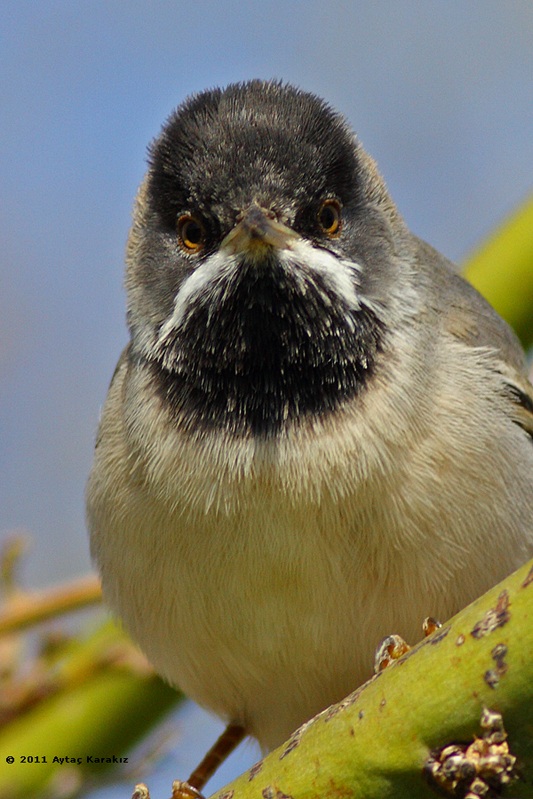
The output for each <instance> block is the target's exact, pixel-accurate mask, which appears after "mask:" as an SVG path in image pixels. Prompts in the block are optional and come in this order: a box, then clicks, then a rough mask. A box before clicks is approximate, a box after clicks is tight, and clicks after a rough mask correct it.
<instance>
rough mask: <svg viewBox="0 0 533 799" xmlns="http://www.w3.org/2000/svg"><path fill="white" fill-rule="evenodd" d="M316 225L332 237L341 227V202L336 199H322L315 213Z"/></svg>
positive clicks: (336, 234)
mask: <svg viewBox="0 0 533 799" xmlns="http://www.w3.org/2000/svg"><path fill="white" fill-rule="evenodd" d="M316 218H317V222H318V226H319V228H320V230H321V232H322V233H324V234H325V235H326V236H329V238H331V239H333V238H335V237H336V236H338V235H339V233H340V232H341V227H342V216H341V204H340V202H339V201H338V200H334V199H329V200H324V202H323V203H322V204H321V206H320V208H319V209H318V213H317V216H316Z"/></svg>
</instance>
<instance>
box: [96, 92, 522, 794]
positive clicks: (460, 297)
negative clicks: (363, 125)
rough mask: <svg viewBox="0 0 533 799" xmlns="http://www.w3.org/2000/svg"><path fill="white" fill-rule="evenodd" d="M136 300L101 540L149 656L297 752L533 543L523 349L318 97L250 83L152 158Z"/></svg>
mask: <svg viewBox="0 0 533 799" xmlns="http://www.w3.org/2000/svg"><path fill="white" fill-rule="evenodd" d="M502 268H504V265H503V264H502ZM125 287H126V294H127V321H128V327H129V333H130V340H129V343H128V344H127V346H126V348H125V350H124V351H123V353H122V355H121V357H120V359H119V361H118V365H117V367H116V370H115V373H114V376H113V378H112V382H111V385H110V388H109V392H108V395H107V399H106V401H105V405H104V407H103V411H102V415H101V419H100V424H99V430H98V433H97V440H96V447H95V454H94V462H93V466H92V470H91V474H90V477H89V482H88V488H87V519H88V528H89V531H90V539H91V553H92V557H93V559H94V561H95V563H96V565H97V568H98V570H99V573H100V575H101V580H102V586H103V592H104V597H105V599H106V601H107V603H108V604H109V606H110V607H111V609H112V610H113V612H114V613H115V614H116V615H117V616H118V617H119V618H120V619H121V620H122V622H123V624H124V626H125V628H126V630H127V631H128V632H129V633H130V634H131V636H132V638H133V639H134V640H135V641H136V642H137V643H138V644H139V645H140V647H141V649H142V650H143V651H144V652H145V654H146V655H147V657H148V659H149V660H150V662H151V663H152V664H153V666H154V668H155V670H156V671H157V672H158V673H159V674H160V675H161V676H162V677H163V678H164V679H165V680H166V681H168V682H169V683H171V684H172V685H175V686H179V687H180V688H181V689H182V690H183V691H184V692H185V693H186V694H187V695H188V696H189V697H191V698H192V699H194V700H195V701H196V702H198V703H199V704H200V705H202V706H203V707H205V708H207V709H209V710H210V711H212V712H213V713H214V714H216V715H218V716H219V717H220V718H222V719H223V720H224V721H225V722H226V723H227V724H228V729H229V730H230V733H231V731H233V735H234V738H235V740H236V739H238V738H239V737H240V736H241V735H248V736H251V737H253V738H255V739H257V741H258V742H259V744H260V746H261V748H262V750H263V751H265V752H266V751H270V750H272V749H273V748H275V747H277V746H279V745H280V744H282V743H283V742H284V741H285V740H286V739H287V738H288V737H289V736H290V735H291V733H292V732H293V731H294V730H295V729H296V728H297V727H299V725H302V724H303V723H305V722H306V720H308V719H310V718H311V717H313V716H314V715H315V714H317V713H318V712H320V711H322V710H323V709H324V708H326V707H327V706H329V705H330V704H332V703H334V702H337V701H339V700H341V699H342V698H343V697H344V696H345V695H347V694H348V693H350V692H351V691H353V690H354V689H355V688H356V687H357V686H358V685H360V684H361V683H363V682H364V681H365V680H366V679H368V678H369V676H370V675H371V673H372V662H373V652H374V650H375V648H376V646H377V645H378V644H379V641H380V640H381V639H382V638H383V637H384V636H386V635H388V634H389V633H390V632H391V631H394V632H395V633H399V634H400V635H402V636H403V637H404V638H406V639H407V640H409V639H411V640H417V639H418V638H419V637H420V635H419V630H420V625H421V620H422V619H423V618H424V617H425V616H427V615H428V614H431V615H432V616H435V617H437V618H440V619H447V618H449V617H451V616H452V615H453V614H455V613H456V612H457V611H459V610H460V609H461V608H462V607H464V606H465V605H466V604H468V603H469V602H470V601H471V600H473V599H474V598H476V597H477V596H478V595H480V594H481V593H483V592H484V591H485V590H487V589H489V588H490V587H491V586H493V585H494V584H496V583H497V582H498V581H499V580H500V579H503V578H504V577H505V576H506V575H507V574H509V573H510V572H511V571H513V570H514V569H515V568H517V567H518V566H519V565H521V564H522V563H523V562H524V561H525V560H526V559H527V558H528V557H530V556H531V554H532V552H533V387H532V385H531V384H530V383H529V381H528V379H527V376H526V370H525V359H524V353H523V351H522V349H521V346H520V344H519V343H518V340H517V339H516V337H515V335H514V333H513V332H512V331H511V329H510V328H509V326H508V325H507V324H506V323H505V322H504V321H503V320H502V319H501V318H500V317H499V316H498V314H497V313H496V312H495V311H494V310H493V309H492V307H491V306H490V305H489V304H488V303H487V302H486V301H485V300H484V299H483V298H482V297H481V295H480V294H478V293H477V291H476V290H475V289H474V288H473V287H472V286H471V285H470V284H469V283H468V282H466V280H464V279H463V277H462V276H461V275H460V274H459V271H458V269H457V267H456V266H455V265H454V264H452V263H451V262H450V261H448V260H447V259H446V258H445V257H444V256H443V255H441V254H440V253H439V252H437V251H436V250H435V249H433V248H432V247H431V246H430V245H429V244H427V243H425V242H424V241H422V240H421V239H420V238H418V237H417V236H416V235H415V234H413V233H412V232H411V231H410V230H409V229H408V227H407V225H406V223H405V222H404V220H403V218H402V216H401V214H400V212H399V211H398V209H397V207H396V205H395V204H394V202H393V200H392V198H391V196H390V194H389V192H388V189H387V187H386V184H385V182H384V180H383V178H382V177H381V175H380V173H379V171H378V168H377V165H376V163H375V162H374V160H373V159H372V158H371V157H370V155H368V154H367V153H366V151H365V149H364V148H363V146H362V144H361V142H360V141H359V139H358V137H357V135H356V134H355V133H354V131H353V130H352V128H351V126H350V125H349V123H348V122H347V120H346V119H345V118H344V116H342V115H341V114H340V113H339V112H337V111H336V110H334V109H333V108H332V107H331V106H330V105H329V104H328V103H327V102H326V101H325V100H323V99H321V98H319V97H318V96H316V95H315V94H313V93H310V92H308V91H305V90H303V89H300V88H298V87H295V86H293V85H291V84H289V83H286V82H283V81H278V80H259V79H254V80H250V81H245V82H241V83H234V84H230V85H228V86H226V87H225V88H213V89H208V90H205V91H203V92H200V93H198V94H194V95H192V96H190V97H188V98H187V99H185V101H184V102H182V104H181V105H179V106H178V107H177V109H176V110H175V111H174V112H173V113H172V114H171V116H170V117H169V118H168V120H167V121H166V123H165V124H164V126H163V127H162V130H161V132H160V134H159V135H158V136H157V137H156V139H155V140H154V141H153V142H152V144H151V145H150V148H149V155H148V169H147V173H146V176H145V178H144V180H143V182H142V184H141V187H140V189H139V191H138V194H137V198H136V201H135V207H134V212H133V222H132V227H131V230H130V233H129V238H128V244H127V250H126V278H125ZM204 777H205V775H204V776H203V777H202V778H201V779H200V778H197V779H193V780H192V781H191V785H192V786H193V788H197V789H201V787H202V785H203V783H204V782H205V778H204Z"/></svg>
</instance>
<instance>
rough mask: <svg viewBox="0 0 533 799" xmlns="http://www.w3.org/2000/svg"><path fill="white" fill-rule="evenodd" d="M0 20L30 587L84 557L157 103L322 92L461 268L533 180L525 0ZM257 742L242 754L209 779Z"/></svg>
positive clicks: (6, 346) (12, 476) (1, 532)
mask: <svg viewBox="0 0 533 799" xmlns="http://www.w3.org/2000/svg"><path fill="white" fill-rule="evenodd" d="M2 17H3V19H2V25H1V28H0V91H1V95H0V108H1V110H0V142H1V147H2V158H1V160H0V248H1V250H0V252H1V256H0V257H1V260H0V385H1V391H0V463H1V466H0V475H1V479H0V536H6V535H8V534H9V533H11V532H13V531H20V530H23V531H27V532H28V533H30V534H31V536H32V539H33V546H32V550H31V552H30V553H29V555H28V556H27V557H26V559H25V562H24V569H23V582H24V585H25V586H27V587H41V586H46V585H48V584H50V583H52V582H56V581H60V580H63V579H67V578H71V577H74V576H76V575H81V574H83V573H85V572H87V571H88V570H89V569H90V568H91V565H90V560H89V556H88V546H87V539H86V532H85V524H84V498H83V494H84V484H85V480H86V476H87V473H88V470H89V466H90V462H91V455H92V446H93V438H94V433H95V429H96V425H97V420H98V414H99V410H100V407H101V404H102V402H103V399H104V397H105V393H106V389H107V385H108V382H109V379H110V377H111V374H112V371H113V367H114V365H115V362H116V360H117V357H118V355H119V352H120V350H121V348H122V347H123V345H124V344H125V343H126V340H127V331H126V327H125V323H124V294H123V290H122V269H123V252H124V245H125V240H126V235H127V231H128V226H129V222H130V213H131V206H132V202H133V198H134V195H135V191H136V189H137V186H138V184H139V182H140V181H141V178H142V176H143V173H144V169H145V155H146V146H147V144H148V142H149V141H150V140H151V139H152V138H153V137H154V136H155V135H156V134H157V133H158V131H159V129H160V126H161V124H162V123H163V121H164V120H165V118H166V117H167V116H168V114H169V113H170V111H171V110H172V109H173V108H174V107H175V106H176V105H177V104H178V103H179V102H181V101H182V100H183V99H184V97H185V96H186V95H188V94H190V93H191V92H196V91H199V90H201V89H204V88H206V87H211V86H214V85H224V84H227V83H228V82H231V81H238V80H246V79H248V78H251V77H262V78H270V77H276V78H283V79H285V80H288V81H290V82H293V83H295V84H298V85H299V86H301V87H302V88H305V89H307V90H311V91H313V92H316V93H317V94H319V95H322V96H323V97H325V98H327V99H328V100H329V101H330V103H331V104H332V105H333V106H335V107H336V108H338V109H339V110H340V111H342V112H343V113H344V114H345V115H346V116H347V117H348V119H349V120H350V122H351V124H352V126H353V127H354V128H355V130H356V131H357V132H358V134H359V136H360V138H361V140H362V142H363V143H364V145H365V146H366V148H367V149H368V150H369V152H370V153H371V154H372V155H373V156H374V157H375V158H376V159H377V161H378V164H379V166H380V169H381V172H382V174H383V175H384V176H385V178H386V180H387V182H388V185H389V188H390V190H391V193H392V196H393V197H394V199H395V200H396V202H397V204H398V206H399V208H400V210H401V212H402V213H403V215H404V217H405V218H406V220H407V222H408V224H409V226H410V227H411V229H412V230H413V231H414V232H415V233H417V234H418V235H420V236H421V237H422V238H424V239H426V240H428V241H429V242H430V243H431V244H433V245H434V246H435V247H437V248H438V249H439V250H441V251H442V252H443V253H444V254H446V255H447V256H448V257H450V258H452V259H453V260H456V261H461V260H462V259H463V258H464V257H465V256H466V255H467V254H468V253H469V252H470V251H471V249H472V248H473V247H475V245H476V244H477V243H478V242H479V241H480V240H482V239H483V237H484V236H485V235H486V234H487V233H488V232H489V231H490V230H491V228H492V227H493V226H494V225H495V224H496V223H497V222H498V221H499V220H501V219H502V217H504V216H505V215H506V214H508V213H509V212H510V211H511V210H513V208H514V207H515V206H516V205H517V204H518V203H519V202H520V201H521V200H522V199H524V197H525V196H526V195H527V193H528V192H529V191H531V189H532V188H533V170H532V164H533V125H532V123H533V79H532V75H533V4H532V3H531V2H530V0H507V2H505V3H502V2H501V1H500V0H469V2H468V3H465V2H464V0H447V2H446V3H442V2H438V1H437V0H434V1H431V0H401V1H400V2H398V1H397V0H367V1H366V2H364V1H361V2H358V1H357V0H355V1H354V0H352V1H351V2H348V1H347V2H341V1H340V0H328V2H327V3H325V2H324V1H323V0H320V2H316V1H315V0H301V1H299V0H284V2H278V1H277V0H263V1H262V2H261V3H255V4H254V3H248V4H244V3H242V2H224V0H204V1H202V0H199V2H190V1H189V2H181V0H175V2H171V1H170V0H167V1H166V2H163V1H162V2H123V0H120V1H118V0H105V2H103V1H100V2H99V1H98V0H93V1H92V2H90V3H89V2H80V1H79V0H64V1H63V2H60V1H58V2H29V1H26V0H17V1H16V2H15V0H4V2H3V3H2ZM175 724H176V729H178V731H179V737H180V741H179V747H178V750H177V753H176V751H174V750H172V751H171V752H170V753H169V754H168V755H167V756H166V757H165V758H164V759H163V761H162V762H161V763H160V765H159V766H158V769H157V773H156V775H155V776H154V777H153V778H151V781H150V785H151V788H152V791H153V796H154V797H155V796H158V795H166V793H167V792H168V787H169V785H170V781H171V779H173V778H176V777H178V776H179V777H183V778H184V777H186V776H187V774H188V772H189V770H190V768H191V767H192V766H193V765H194V764H195V762H194V761H195V759H196V757H197V754H198V753H201V752H202V750H203V749H204V748H207V746H208V745H209V744H210V743H211V742H212V740H213V739H214V737H215V735H216V734H218V732H219V730H220V726H219V725H218V723H217V722H214V721H213V720H212V719H210V718H209V717H208V716H207V714H205V713H203V712H201V711H199V710H198V709H195V708H191V707H190V706H189V707H188V708H186V709H185V710H180V711H179V715H178V718H177V719H175ZM257 754H258V753H257V751H256V750H255V749H254V748H253V746H252V745H248V746H247V747H244V749H243V750H242V751H241V752H240V753H239V754H238V755H237V756H235V757H234V758H233V760H232V761H231V762H230V764H228V766H227V767H225V770H224V771H223V772H222V774H221V775H220V776H219V777H217V779H216V781H213V783H212V786H211V789H213V788H214V787H217V785H222V784H224V782H226V781H227V780H229V779H230V778H231V777H232V776H234V775H236V774H237V773H238V772H239V771H240V770H242V769H243V768H244V767H245V766H246V765H249V764H250V763H252V762H253V761H254V760H255V759H256V758H257ZM163 785H165V786H166V790H165V791H164V790H163V788H162V787H159V786H163ZM124 791H125V789H124V787H122V788H121V789H120V790H119V789H118V788H117V787H115V786H107V787H102V788H100V789H98V790H96V791H94V792H92V793H91V799H96V798H97V797H98V799H115V797H117V799H118V797H119V796H124V795H128V794H127V790H126V793H125V792H124Z"/></svg>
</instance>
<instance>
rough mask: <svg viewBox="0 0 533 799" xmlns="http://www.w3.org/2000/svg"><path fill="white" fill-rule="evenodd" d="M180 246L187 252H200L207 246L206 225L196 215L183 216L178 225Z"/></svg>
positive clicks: (179, 218)
mask: <svg viewBox="0 0 533 799" xmlns="http://www.w3.org/2000/svg"><path fill="white" fill-rule="evenodd" d="M176 229H177V231H178V238H179V243H180V246H181V248H182V249H183V250H185V252H188V253H191V254H194V253H197V252H200V250H201V249H202V248H203V246H204V244H205V237H206V231H205V226H204V223H203V222H202V220H201V219H199V218H198V217H197V216H195V215H194V214H181V215H180V216H179V217H178V221H177V223H176Z"/></svg>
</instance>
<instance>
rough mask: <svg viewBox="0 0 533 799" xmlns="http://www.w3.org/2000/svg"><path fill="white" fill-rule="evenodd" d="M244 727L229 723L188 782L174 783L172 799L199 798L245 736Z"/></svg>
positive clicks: (177, 781) (178, 781)
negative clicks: (206, 785)
mask: <svg viewBox="0 0 533 799" xmlns="http://www.w3.org/2000/svg"><path fill="white" fill-rule="evenodd" d="M244 735H245V732H244V727H241V726H240V724H228V726H227V727H226V729H225V730H224V732H223V733H222V735H221V736H220V737H219V738H218V739H217V740H216V741H215V743H214V744H213V746H212V747H211V749H210V750H209V751H208V752H207V754H206V755H205V757H204V758H203V759H202V761H201V762H200V763H199V764H198V766H196V768H195V769H194V771H193V772H192V774H191V776H190V777H189V779H188V780H187V782H182V781H180V780H176V781H175V782H174V783H173V784H172V799H198V797H202V794H201V793H200V791H201V789H202V788H203V787H204V785H205V784H206V782H207V781H208V779H209V778H210V777H211V776H212V775H213V774H214V773H215V771H216V770H217V768H218V767H219V766H220V764H221V763H223V762H224V760H225V759H226V758H227V757H228V755H230V754H231V752H233V750H234V749H235V748H236V747H237V746H238V745H239V744H240V742H241V741H242V739H243V738H244Z"/></svg>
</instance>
